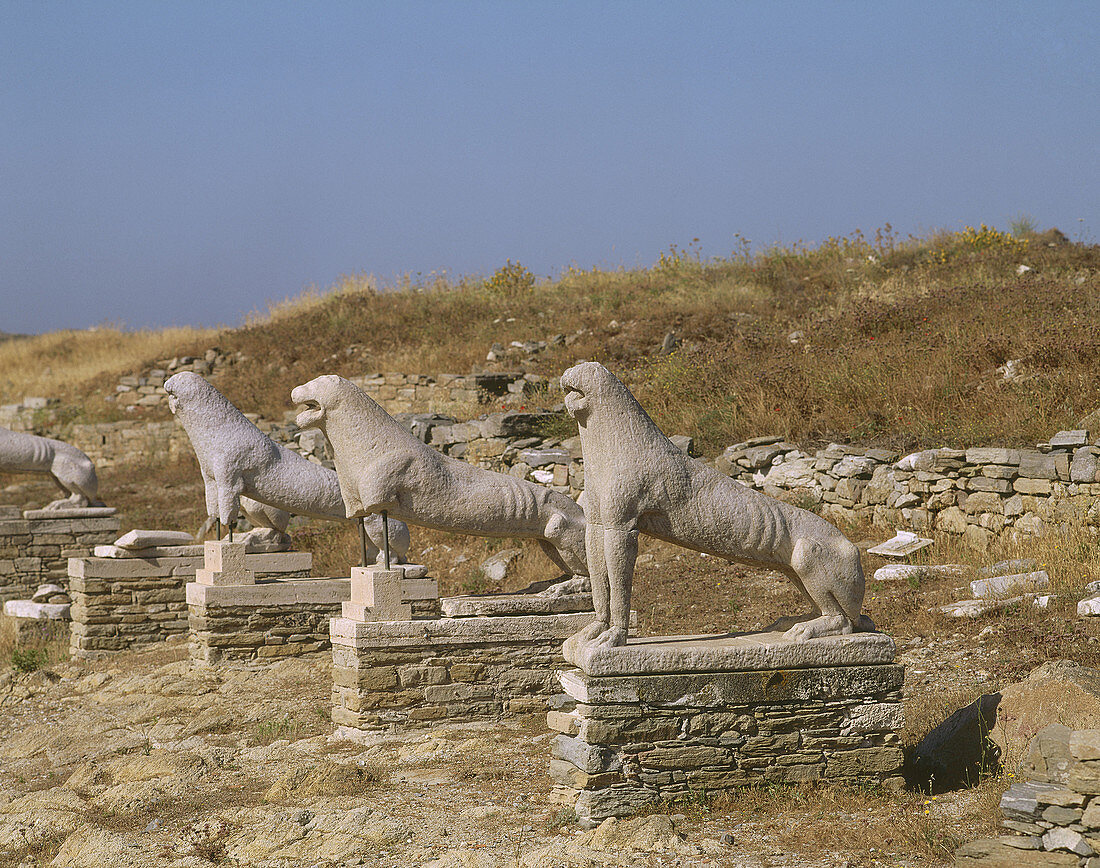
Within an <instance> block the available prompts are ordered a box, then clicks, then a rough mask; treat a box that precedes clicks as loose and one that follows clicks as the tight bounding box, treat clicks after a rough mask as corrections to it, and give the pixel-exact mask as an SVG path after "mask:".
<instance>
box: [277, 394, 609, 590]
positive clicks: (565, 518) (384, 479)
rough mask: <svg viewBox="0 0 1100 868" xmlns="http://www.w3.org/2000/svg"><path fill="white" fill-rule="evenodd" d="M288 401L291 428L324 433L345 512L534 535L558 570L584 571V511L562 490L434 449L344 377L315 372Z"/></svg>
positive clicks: (479, 532)
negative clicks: (297, 409)
mask: <svg viewBox="0 0 1100 868" xmlns="http://www.w3.org/2000/svg"><path fill="white" fill-rule="evenodd" d="M291 399H292V400H293V401H294V402H295V403H296V404H303V405H305V409H304V410H303V411H302V412H301V413H299V414H298V418H297V422H298V426H299V427H300V428H319V429H320V430H321V431H323V432H324V434H325V436H326V437H328V441H329V444H330V445H331V446H332V452H333V456H334V458H335V460H336V472H337V474H338V475H339V477H340V490H341V491H342V492H343V494H344V505H345V508H346V510H347V515H348V516H349V517H355V516H361V515H370V514H372V513H377V512H381V511H382V510H387V511H388V512H389V514H390V515H393V516H397V517H398V518H401V519H404V520H405V521H407V522H410V523H411V524H418V525H422V526H424V527H431V528H437V529H439V530H448V531H456V532H458V533H466V534H471V535H473V536H486V537H526V538H534V539H537V540H538V541H539V544H540V545H541V547H542V550H543V551H544V552H545V553H546V555H547V556H548V557H549V558H550V560H552V561H553V562H554V563H555V564H557V565H558V566H559V567H560V568H561V569H563V570H566V571H567V572H569V573H571V574H572V575H577V576H584V575H587V573H588V568H587V564H586V562H585V557H584V511H583V510H582V509H581V507H580V506H578V505H577V504H576V502H575V501H573V499H572V498H570V497H568V496H567V495H565V494H561V493H560V492H556V491H551V490H550V489H548V488H543V487H542V486H540V485H535V484H534V483H532V482H527V481H526V480H523V479H517V478H515V477H514V476H507V475H505V474H503V473H495V472H493V471H491V470H483V469H481V468H479V467H474V466H473V465H470V464H467V463H466V462H464V461H458V460H456V459H454V458H450V457H448V456H446V455H442V454H440V453H439V452H437V451H436V450H434V449H432V448H431V447H430V446H427V445H425V444H424V443H421V442H420V441H419V440H418V439H417V438H416V437H414V436H413V435H412V433H411V432H410V431H409V430H408V429H407V428H406V427H405V426H404V425H402V424H401V423H400V422H398V421H397V420H396V419H394V418H393V417H391V416H390V415H389V414H388V413H387V412H386V411H385V410H383V409H382V408H381V407H380V406H379V405H378V404H377V403H375V402H374V401H373V400H372V399H371V398H370V397H369V396H368V395H367V394H366V393H364V392H363V391H362V390H361V389H359V388H358V387H357V386H356V385H355V384H354V383H350V382H348V381H347V380H345V379H344V378H343V377H337V376H333V375H328V376H323V377H317V378H316V379H315V380H311V381H310V382H308V383H306V384H305V385H302V386H298V387H297V388H296V389H294V391H293V392H292V393H291Z"/></svg>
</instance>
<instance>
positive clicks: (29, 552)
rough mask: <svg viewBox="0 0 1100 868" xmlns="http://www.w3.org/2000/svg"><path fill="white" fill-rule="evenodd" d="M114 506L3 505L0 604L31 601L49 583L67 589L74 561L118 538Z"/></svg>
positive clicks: (0, 540) (117, 522) (0, 511)
mask: <svg viewBox="0 0 1100 868" xmlns="http://www.w3.org/2000/svg"><path fill="white" fill-rule="evenodd" d="M118 528H119V519H118V515H117V510H115V509H114V508H113V507H103V506H99V507H96V506H92V507H85V508H82V509H31V510H27V511H26V512H21V511H20V510H19V509H18V508H17V507H14V506H0V602H2V601H4V600H16V599H23V598H26V597H30V596H31V594H33V593H34V589H35V588H36V587H38V586H39V585H41V584H43V583H47V582H55V583H57V584H60V585H65V586H66V587H67V586H68V585H67V583H68V578H69V577H68V562H69V558H73V557H84V556H87V555H90V554H91V553H92V550H93V549H94V548H95V547H96V546H97V545H102V544H103V543H109V542H111V540H113V539H114V538H115V537H116V536H118Z"/></svg>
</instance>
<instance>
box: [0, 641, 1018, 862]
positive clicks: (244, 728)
mask: <svg viewBox="0 0 1100 868" xmlns="http://www.w3.org/2000/svg"><path fill="white" fill-rule="evenodd" d="M965 644H966V643H964V642H963V641H962V640H961V639H960V640H958V641H957V642H955V641H953V640H942V641H940V642H938V643H936V644H935V645H934V646H933V647H931V648H930V647H929V644H928V643H927V642H921V643H920V644H914V645H913V646H912V647H911V648H909V649H907V650H906V651H905V653H904V654H903V655H902V658H903V662H905V663H906V664H907V665H908V667H909V671H910V672H911V673H912V676H913V678H914V689H913V690H911V691H910V696H909V700H910V704H911V705H919V704H921V703H923V702H926V700H927V697H928V696H929V695H930V691H936V692H942V691H943V690H945V689H946V688H947V687H948V686H950V685H957V684H958V682H959V680H960V673H961V672H963V671H966V672H968V673H969V672H970V667H965V668H964V665H963V664H964V663H966V662H968V657H969V654H970V651H969V649H968V648H966V647H964V645H965ZM329 669H330V666H329V662H328V660H327V659H326V658H324V657H321V658H316V659H312V660H287V661H284V662H281V663H278V664H276V665H273V666H269V667H266V668H262V669H217V670H212V669H208V668H199V667H197V666H194V665H192V664H191V662H190V661H189V659H188V656H187V648H186V645H185V643H184V642H176V643H172V644H170V645H168V646H162V647H160V648H158V649H155V650H150V651H144V652H130V653H124V654H120V655H117V656H115V657H114V658H112V659H110V660H106V661H95V662H87V663H85V662H77V661H70V662H65V663H60V664H55V665H52V666H50V667H48V668H46V669H43V670H39V671H37V672H33V673H29V674H19V673H14V672H10V673H5V674H4V675H0V864H4V865H13V866H25V868H31V866H44V865H56V866H73V868H77V866H89V868H90V866H103V865H112V866H116V868H128V866H142V868H145V866H175V868H200V866H202V868H206V866H210V865H212V864H216V865H230V866H246V865H247V866H266V868H276V866H278V868H298V866H323V868H332V866H358V865H370V866H394V868H405V866H425V868H427V866H432V868H450V866H454V868H458V866H475V868H505V866H507V868H512V866H516V868H519V866H522V868H550V866H555V868H556V866H593V868H595V866H601V868H602V866H656V865H670V866H671V865H679V866H719V865H721V866H745V868H749V866H752V868H757V866H792V868H793V866H811V865H813V866H842V865H847V866H849V868H854V866H864V865H932V864H943V863H944V862H945V860H947V854H948V851H949V849H951V848H952V845H954V844H955V843H957V841H958V840H960V839H962V838H966V837H968V836H973V837H977V836H978V835H979V833H981V832H983V831H986V830H988V828H989V827H990V825H991V823H990V818H991V817H992V810H993V805H995V800H996V797H997V795H999V791H997V792H996V793H995V794H993V795H991V794H990V790H989V787H986V788H979V789H977V790H972V791H962V792H959V793H955V794H947V795H944V796H940V797H938V798H937V799H935V800H933V799H930V798H927V797H925V796H922V795H920V794H918V793H886V792H871V793H859V792H852V791H847V790H838V789H835V788H824V789H819V790H797V789H790V788H785V789H776V790H773V791H768V792H749V793H746V794H742V795H740V796H737V797H729V798H725V799H720V800H718V801H715V802H713V803H710V804H679V805H672V806H668V807H666V808H665V809H664V810H662V811H657V812H655V813H653V814H651V815H646V816H641V817H637V818H633V819H629V820H623V821H614V820H612V821H607V822H606V823H605V824H604V825H603V826H601V827H599V828H597V829H594V830H583V829H580V828H578V826H577V825H576V824H575V822H572V815H571V812H570V811H569V809H568V808H567V807H565V806H562V805H557V804H553V803H552V801H551V799H550V797H549V793H550V791H551V783H550V779H549V777H548V774H547V757H548V748H549V744H548V742H549V740H550V734H549V732H548V731H547V730H546V728H545V725H544V723H543V722H542V721H541V720H539V719H530V720H523V721H507V722H499V723H478V724H468V725H447V726H441V727H438V728H434V729H430V730H420V731H405V732H402V733H384V734H379V735H377V736H371V737H367V738H363V739H362V740H361V741H357V742H352V741H348V740H342V739H337V738H335V737H334V733H333V726H332V724H331V723H330V722H329V721H328V709H329V688H330V684H331V676H330V673H329ZM970 677H971V676H970V675H969V674H968V675H966V676H964V677H963V678H964V680H965V679H966V678H970ZM979 677H980V676H979ZM963 687H964V688H965V689H969V688H966V687H965V685H963ZM994 789H995V788H994Z"/></svg>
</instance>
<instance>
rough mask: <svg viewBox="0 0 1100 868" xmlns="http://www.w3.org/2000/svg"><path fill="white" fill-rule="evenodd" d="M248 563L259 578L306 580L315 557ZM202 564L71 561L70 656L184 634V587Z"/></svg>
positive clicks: (194, 559) (269, 557)
mask: <svg viewBox="0 0 1100 868" xmlns="http://www.w3.org/2000/svg"><path fill="white" fill-rule="evenodd" d="M294 555H296V556H297V557H291V556H294ZM247 562H248V567H249V569H251V570H253V571H254V572H255V574H256V576H257V577H267V578H275V577H304V576H308V574H309V565H310V563H311V559H310V556H309V555H308V554H305V553H301V552H277V553H271V554H250V555H248V556H247ZM202 566H203V556H202V555H201V554H199V555H192V556H187V557H131V558H94V557H93V558H72V559H70V561H69V593H70V595H71V596H72V599H73V602H72V608H71V609H70V613H71V615H72V624H71V630H72V633H71V637H70V642H69V651H70V653H71V654H72V656H74V657H96V656H101V655H104V654H110V653H113V652H117V651H127V650H132V649H137V648H143V647H146V646H149V645H153V644H156V643H158V642H163V641H165V640H166V639H168V638H170V637H171V636H176V635H178V634H181V633H185V632H186V631H187V629H188V610H187V596H186V590H185V589H186V586H187V583H188V582H191V581H193V580H194V578H195V572H196V570H199V569H201V568H202Z"/></svg>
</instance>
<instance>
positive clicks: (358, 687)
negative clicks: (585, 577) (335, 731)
mask: <svg viewBox="0 0 1100 868" xmlns="http://www.w3.org/2000/svg"><path fill="white" fill-rule="evenodd" d="M592 617H593V615H592V613H591V612H581V613H571V614H561V615H530V616H522V615H516V616H502V617H473V618H437V619H434V620H414V621H375V622H369V621H355V620H352V619H350V618H333V619H332V621H331V624H330V631H331V640H332V660H333V689H332V705H333V709H332V720H333V722H334V723H336V724H337V725H338V726H340V727H341V728H342V729H344V730H346V731H347V730H352V731H363V730H368V731H369V730H377V729H383V728H387V727H390V726H392V725H395V724H397V725H409V726H416V725H426V724H430V723H432V722H433V721H439V720H448V721H465V720H478V719H495V718H499V717H501V716H505V715H512V714H515V715H521V714H530V713H542V712H545V711H546V709H547V707H548V702H549V697H550V696H552V695H554V694H556V693H557V692H558V691H559V688H558V685H557V679H556V677H555V676H556V671H557V670H558V669H560V668H562V666H563V664H562V662H561V645H562V642H563V641H564V640H565V639H566V638H567V637H568V636H571V635H572V634H573V633H575V632H577V631H578V630H580V629H581V628H582V627H584V626H586V625H587V624H589V623H591V621H592Z"/></svg>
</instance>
